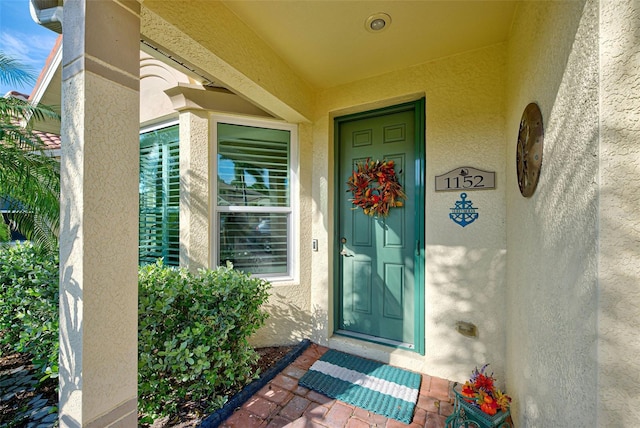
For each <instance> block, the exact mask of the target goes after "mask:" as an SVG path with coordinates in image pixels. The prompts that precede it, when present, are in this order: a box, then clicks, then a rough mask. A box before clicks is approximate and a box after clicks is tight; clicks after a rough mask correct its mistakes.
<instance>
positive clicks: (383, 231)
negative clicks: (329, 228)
mask: <svg viewBox="0 0 640 428" xmlns="http://www.w3.org/2000/svg"><path fill="white" fill-rule="evenodd" d="M422 106H423V104H422V101H420V102H416V103H409V104H404V105H402V106H396V107H393V108H388V109H383V110H377V111H374V112H369V113H365V114H359V115H352V116H348V117H341V118H338V119H336V126H335V129H336V140H337V150H336V153H337V156H338V160H337V164H336V165H338V171H337V184H336V185H337V186H338V188H337V192H336V193H337V214H338V223H337V231H338V236H337V248H336V250H337V251H336V253H337V257H338V260H337V271H338V274H337V277H336V280H337V283H338V292H337V293H336V294H337V302H336V310H337V312H338V319H337V325H338V331H337V332H338V333H339V334H345V335H349V336H355V337H360V338H363V339H366V340H371V341H375V342H380V343H386V344H390V345H393V346H401V347H406V348H410V349H415V350H418V351H421V350H422V343H423V337H424V334H423V333H422V332H423V319H424V317H421V316H420V314H421V313H423V311H424V306H423V305H424V298H423V282H424V281H423V278H422V272H423V269H422V263H423V257H422V255H421V254H422V247H423V242H421V238H420V236H421V235H422V234H423V224H424V214H423V212H424V209H423V206H424V205H423V199H422V194H423V193H424V192H423V190H424V189H423V181H422V176H423V173H422V169H423V165H424V162H423V150H422V147H424V140H423V138H424V137H423V135H424V133H423V132H422V131H421V129H423V127H424V125H423V120H422V119H421V118H422V117H423V115H422V114H421V112H422V111H423V107H422ZM367 159H371V160H380V161H389V160H393V161H394V163H395V170H396V174H397V176H398V180H399V182H400V184H401V185H402V187H403V190H404V192H405V194H406V195H407V198H406V200H405V201H404V206H403V207H396V208H391V209H390V212H389V216H388V217H370V216H368V215H366V214H364V213H363V211H362V209H360V208H358V209H354V208H355V207H354V205H353V204H352V203H351V201H350V199H351V196H352V195H351V193H350V192H348V186H347V180H348V179H349V177H350V176H351V174H352V172H353V171H354V170H355V169H356V165H357V164H358V163H359V162H366V160H367Z"/></svg>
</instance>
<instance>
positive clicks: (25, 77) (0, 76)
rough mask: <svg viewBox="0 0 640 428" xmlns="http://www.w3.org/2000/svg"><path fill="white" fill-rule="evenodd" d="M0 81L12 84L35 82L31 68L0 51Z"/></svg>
mask: <svg viewBox="0 0 640 428" xmlns="http://www.w3.org/2000/svg"><path fill="white" fill-rule="evenodd" d="M0 82H2V83H4V84H7V85H12V86H19V85H23V84H26V85H29V84H33V83H34V82H35V77H34V73H33V69H32V68H31V67H29V66H27V65H25V64H23V63H21V62H20V61H18V60H17V59H15V58H11V57H10V56H8V55H6V54H4V53H3V52H0Z"/></svg>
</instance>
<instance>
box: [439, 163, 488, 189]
mask: <svg viewBox="0 0 640 428" xmlns="http://www.w3.org/2000/svg"><path fill="white" fill-rule="evenodd" d="M495 188H496V173H495V172H491V171H483V170H481V169H477V168H472V167H469V166H463V167H460V168H456V169H452V170H451V171H449V172H447V173H446V174H442V175H436V192H446V191H448V190H465V191H469V190H486V189H495Z"/></svg>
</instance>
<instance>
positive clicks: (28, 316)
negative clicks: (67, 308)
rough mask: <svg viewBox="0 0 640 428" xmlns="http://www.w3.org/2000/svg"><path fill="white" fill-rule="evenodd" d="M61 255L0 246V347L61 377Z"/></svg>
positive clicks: (29, 247) (25, 246) (45, 373)
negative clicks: (59, 342)
mask: <svg viewBox="0 0 640 428" xmlns="http://www.w3.org/2000/svg"><path fill="white" fill-rule="evenodd" d="M58 272H59V268H58V254H57V252H53V253H52V252H51V251H46V250H43V249H42V248H41V247H39V246H34V245H32V244H29V243H25V244H17V245H15V246H6V247H5V246H2V247H0V344H1V345H4V347H5V349H7V348H8V349H11V350H12V351H15V352H23V353H28V354H31V356H32V357H33V364H34V366H35V368H36V369H37V370H40V371H41V372H42V378H43V379H46V378H48V377H57V376H58V349H59V346H58V284H59V278H58Z"/></svg>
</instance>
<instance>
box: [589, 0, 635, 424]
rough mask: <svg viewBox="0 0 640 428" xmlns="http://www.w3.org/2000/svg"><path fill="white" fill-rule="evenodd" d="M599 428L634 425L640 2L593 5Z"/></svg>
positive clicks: (610, 1) (612, 0) (611, 1)
mask: <svg viewBox="0 0 640 428" xmlns="http://www.w3.org/2000/svg"><path fill="white" fill-rule="evenodd" d="M600 69H601V80H600V91H601V103H600V126H601V129H600V218H599V240H600V256H599V269H600V272H599V276H600V277H599V308H598V309H599V310H598V323H599V331H598V332H599V334H600V337H599V341H598V368H599V371H598V393H599V395H598V397H599V404H598V425H599V426H602V427H613V426H620V427H621V426H624V427H631V426H636V425H638V421H639V420H640V406H639V403H640V358H638V355H639V354H640V335H639V334H638V332H639V331H640V287H638V284H640V252H639V249H640V245H638V243H639V242H640V217H638V214H639V213H640V209H639V208H640V202H639V201H640V185H639V184H638V181H637V180H636V178H635V177H637V176H638V173H640V144H638V142H639V141H640V2H638V1H637V0H630V1H619V0H603V1H601V3H600Z"/></svg>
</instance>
